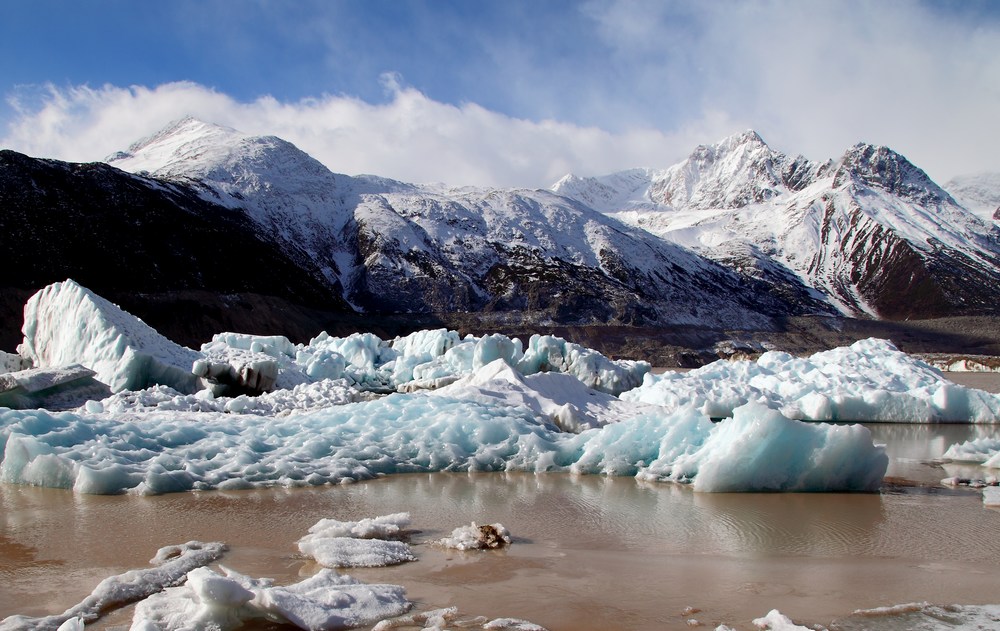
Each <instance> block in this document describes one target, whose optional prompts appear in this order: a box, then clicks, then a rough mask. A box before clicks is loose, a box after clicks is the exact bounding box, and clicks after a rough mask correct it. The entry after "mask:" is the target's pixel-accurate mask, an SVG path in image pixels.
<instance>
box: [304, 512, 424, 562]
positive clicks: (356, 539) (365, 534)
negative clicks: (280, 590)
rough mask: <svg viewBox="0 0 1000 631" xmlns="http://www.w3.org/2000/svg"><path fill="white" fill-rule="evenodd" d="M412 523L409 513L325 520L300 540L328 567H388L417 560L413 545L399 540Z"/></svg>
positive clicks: (307, 551) (315, 557)
mask: <svg viewBox="0 0 1000 631" xmlns="http://www.w3.org/2000/svg"><path fill="white" fill-rule="evenodd" d="M409 525H410V515H409V514H408V513H395V514H392V515H383V516H381V517H376V518H374V519H371V518H369V519H363V520H361V521H355V522H345V521H338V520H336V519H321V520H320V521H318V522H317V523H315V524H313V526H312V527H311V528H309V534H307V535H306V536H304V537H302V538H301V539H299V542H298V547H299V552H301V553H302V554H304V555H306V556H308V557H312V558H313V559H315V560H316V562H317V563H319V564H320V565H323V566H325V567H334V568H345V567H385V566H387V565H398V564H400V563H406V562H407V561H416V557H415V556H413V552H412V550H411V549H410V544H408V543H405V542H403V541H395V540H394V539H397V538H399V537H400V536H402V535H403V533H404V532H405V529H406V527H407V526H409Z"/></svg>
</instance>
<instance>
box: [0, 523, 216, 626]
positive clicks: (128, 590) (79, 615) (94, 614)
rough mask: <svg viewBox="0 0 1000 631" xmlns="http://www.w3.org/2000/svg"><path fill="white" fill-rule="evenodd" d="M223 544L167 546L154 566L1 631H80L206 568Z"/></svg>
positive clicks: (11, 621) (9, 622)
mask: <svg viewBox="0 0 1000 631" xmlns="http://www.w3.org/2000/svg"><path fill="white" fill-rule="evenodd" d="M225 550H226V546H225V545H224V544H222V543H217V542H216V543H201V542H199V541H189V542H188V543H185V544H182V545H176V546H166V547H164V548H161V549H160V550H159V551H157V553H156V556H155V557H153V559H152V560H151V561H150V563H152V564H153V565H155V566H156V567H153V568H148V569H142V570H129V571H128V572H125V573H124V574H119V575H117V576H111V577H108V578H106V579H104V580H103V581H101V582H100V583H99V584H98V585H97V587H95V588H94V591H93V592H91V593H90V595H89V596H87V597H86V598H85V599H84V600H83V601H82V602H80V603H79V604H77V605H75V606H73V607H71V608H69V609H67V610H66V611H65V612H63V613H62V614H59V615H55V616H47V617H44V618H31V617H28V616H10V617H9V618H6V619H5V620H3V621H2V622H0V630H2V631H28V630H32V631H37V630H40V629H64V630H65V631H69V630H72V629H77V628H82V625H83V623H84V622H93V621H94V620H97V619H98V618H99V617H100V616H101V615H102V614H103V613H104V612H106V611H108V610H111V609H115V608H118V607H122V606H124V605H127V604H129V603H133V602H136V601H139V600H142V599H143V598H146V597H148V596H150V595H152V594H154V593H156V592H159V591H161V590H163V589H164V588H167V587H170V586H172V585H177V584H179V583H181V582H183V581H184V580H185V577H186V576H187V575H188V572H190V571H193V570H195V569H196V568H199V567H201V566H204V565H207V564H208V563H211V562H213V561H215V560H217V559H218V558H219V557H221V556H222V554H223V552H225Z"/></svg>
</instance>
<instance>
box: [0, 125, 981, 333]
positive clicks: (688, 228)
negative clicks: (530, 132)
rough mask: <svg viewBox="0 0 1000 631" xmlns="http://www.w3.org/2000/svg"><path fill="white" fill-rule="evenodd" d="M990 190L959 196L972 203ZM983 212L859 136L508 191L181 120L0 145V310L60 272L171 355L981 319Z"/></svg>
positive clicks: (694, 157)
mask: <svg viewBox="0 0 1000 631" xmlns="http://www.w3.org/2000/svg"><path fill="white" fill-rule="evenodd" d="M994 184H995V181H992V183H991V181H990V180H989V179H988V178H986V179H981V180H977V181H976V182H975V184H974V185H970V186H966V187H965V188H962V189H961V190H962V191H963V194H965V195H966V196H967V197H968V195H970V194H972V193H975V194H976V195H978V197H976V199H979V200H987V201H984V202H983V203H985V204H989V203H990V202H989V201H988V200H989V199H990V198H989V195H990V194H991V192H995V190H1000V187H996V189H994V188H993V186H994ZM970 191H971V192H972V193H970ZM956 194H957V193H956ZM977 203H978V202H977ZM977 212H979V213H980V216H977V215H976V214H974V213H973V212H970V210H969V209H967V208H965V207H964V206H963V205H961V204H960V202H958V201H956V198H955V197H953V196H952V195H950V194H949V193H948V192H946V191H945V190H944V189H942V188H941V187H939V186H938V185H937V184H935V183H934V182H933V181H931V179H930V178H929V177H927V175H926V174H925V173H924V172H923V171H921V170H920V169H919V168H917V167H916V166H914V165H912V164H911V163H910V162H908V161H907V160H906V159H905V158H904V157H903V156H901V155H899V154H898V153H895V152H894V151H892V150H891V149H888V148H885V147H876V146H871V145H865V144H859V145H856V146H855V147H852V148H850V149H849V150H847V151H846V152H845V153H844V155H843V156H841V157H840V158H839V159H837V160H830V161H827V162H812V161H809V160H807V159H805V158H803V157H801V156H800V157H795V158H792V157H789V156H786V155H784V154H781V153H779V152H777V151H774V150H772V149H771V148H770V147H768V146H767V144H766V143H764V141H763V140H762V139H761V138H760V136H759V135H757V134H756V133H754V132H745V133H742V134H737V135H735V136H732V137H730V138H727V139H725V140H723V141H722V142H720V143H718V144H716V145H705V146H701V147H698V148H697V149H696V150H695V151H694V152H693V153H692V154H691V156H690V157H689V158H688V159H686V160H685V161H683V162H681V163H679V164H676V165H674V166H671V167H669V168H667V169H663V170H655V169H632V170H628V171H622V172H618V173H614V174H611V175H607V176H601V177H586V178H582V177H576V176H572V175H569V176H566V177H565V178H563V179H562V180H560V181H559V182H558V183H556V184H555V185H554V186H553V187H552V189H551V190H523V189H517V190H512V189H498V188H483V187H448V186H444V185H419V184H410V183H404V182H399V181H395V180H390V179H387V178H383V177H377V176H369V175H360V176H348V175H342V174H337V173H333V172H331V171H329V170H328V169H327V168H326V167H324V166H323V165H322V164H321V163H319V162H318V161H316V160H315V159H313V158H311V157H310V156H308V155H307V154H305V153H304V152H302V151H301V150H299V149H298V148H296V147H295V146H294V145H292V144H290V143H288V142H286V141H284V140H281V139H280V138H276V137H273V136H263V137H261V136H250V135H247V134H243V133H240V132H238V131H236V130H233V129H229V128H225V127H221V126H218V125H212V124H208V123H204V122H202V121H198V120H195V119H191V118H187V119H183V120H180V121H177V122H176V123H173V124H171V125H170V126H168V127H167V128H165V129H163V130H162V131H160V132H159V133H157V134H155V135H153V136H150V137H148V138H145V139H142V140H139V141H137V142H136V143H134V144H133V145H132V146H131V147H129V148H127V149H126V150H124V151H121V152H118V153H116V154H114V155H112V156H109V157H108V158H107V160H106V161H105V163H92V164H74V163H65V162H59V161H54V160H46V159H38V158H29V157H27V156H23V155H21V154H17V153H15V152H12V151H0V288H4V290H3V291H4V294H5V295H7V296H8V299H7V300H6V302H3V301H0V310H4V309H6V312H7V313H13V311H14V305H15V304H16V303H17V301H18V300H22V301H23V298H24V297H25V296H26V295H27V294H28V293H30V292H31V291H33V290H35V289H37V288H39V287H40V286H42V285H44V284H47V283H49V282H53V281H56V280H63V279H65V278H67V277H71V278H74V280H77V281H78V282H80V283H81V284H84V285H86V286H89V287H90V288H91V289H94V290H95V291H97V292H99V293H103V294H104V295H107V296H108V297H109V298H111V299H112V300H115V301H117V302H119V303H120V304H122V305H123V306H125V307H126V308H132V310H133V311H135V312H138V313H139V315H141V316H142V317H144V318H145V319H147V320H148V321H151V323H152V324H154V326H157V327H158V328H163V329H164V330H165V332H167V333H168V334H172V337H174V338H175V339H178V338H180V341H183V342H185V343H194V342H195V341H196V340H198V339H200V340H201V341H204V339H206V338H205V336H206V335H210V334H211V333H212V332H218V331H219V330H222V329H223V328H241V329H243V330H250V329H253V330H257V331H260V332H267V333H275V332H283V333H285V334H288V335H290V336H292V337H307V336H308V335H310V334H313V333H315V332H318V330H319V329H320V328H327V329H331V328H333V329H336V327H337V326H342V327H344V328H361V327H365V325H366V324H367V325H368V326H367V328H369V329H375V328H378V327H377V326H372V325H373V324H377V323H382V325H383V326H385V323H386V322H390V321H391V322H396V323H397V324H398V326H400V327H403V328H406V327H407V326H427V325H428V324H444V325H448V326H456V323H463V322H464V323H470V322H474V323H476V324H477V325H478V326H483V327H490V326H492V327H494V328H500V327H507V328H509V327H512V326H514V327H523V329H524V330H530V329H532V328H538V327H546V326H548V327H551V326H557V325H576V326H581V325H590V326H608V325H616V326H628V327H651V328H660V329H662V328H665V327H696V328H705V329H718V330H726V329H729V330H733V329H736V330H762V331H767V330H775V329H778V328H780V327H781V326H782V322H783V321H784V320H786V319H787V318H789V317H795V316H809V315H818V316H850V317H863V318H882V319H905V318H927V317H938V316H947V315H983V314H986V315H993V314H995V313H996V311H997V307H996V306H995V300H994V299H993V296H995V295H996V291H997V290H998V289H1000V229H998V228H997V227H995V226H994V224H993V222H992V221H991V220H986V219H984V218H982V215H984V212H983V211H982V209H981V208H979V207H977ZM985 216H986V217H988V216H989V215H985ZM22 304H23V302H22ZM0 315H6V313H5V314H0ZM9 317H11V318H13V316H12V315H11V316H9ZM18 324H19V322H18ZM212 327H215V328H214V329H211V328H212ZM8 328H9V327H8ZM210 329H211V330H210ZM14 337H15V335H14V334H13V333H11V332H4V333H3V334H0V344H9V341H8V338H11V339H12V338H14Z"/></svg>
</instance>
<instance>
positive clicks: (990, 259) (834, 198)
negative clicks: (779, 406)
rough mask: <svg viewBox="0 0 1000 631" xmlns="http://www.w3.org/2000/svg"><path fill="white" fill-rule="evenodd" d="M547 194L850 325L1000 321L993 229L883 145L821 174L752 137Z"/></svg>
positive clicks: (564, 184) (998, 258)
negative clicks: (854, 319) (860, 319)
mask: <svg viewBox="0 0 1000 631" xmlns="http://www.w3.org/2000/svg"><path fill="white" fill-rule="evenodd" d="M553 189H554V191H555V192H557V193H559V194H561V195H566V196H569V197H572V198H575V199H577V200H580V201H581V202H583V203H589V204H592V205H593V206H594V207H595V208H597V209H598V210H601V211H602V212H605V213H608V214H610V215H612V216H615V217H616V218H618V219H620V220H622V221H624V222H627V223H630V224H632V225H635V226H637V227H641V228H644V229H646V230H649V231H650V232H652V233H654V234H657V235H659V236H661V237H663V238H665V239H666V240H669V241H672V242H675V243H679V244H682V245H686V246H688V247H691V248H693V249H695V250H697V251H699V252H701V253H703V254H705V255H706V256H709V257H711V258H713V259H715V260H718V261H720V262H722V263H724V264H726V265H728V266H730V267H732V268H734V269H740V270H743V271H744V273H749V274H750V275H755V276H757V277H758V278H761V279H764V280H767V281H768V282H771V283H773V284H774V286H775V287H777V288H778V289H779V291H781V292H783V293H784V294H785V295H787V296H789V297H793V298H794V297H797V298H798V299H800V300H803V301H816V300H819V301H826V302H827V303H828V304H829V305H832V306H833V307H835V308H836V309H837V310H838V311H841V312H843V313H846V314H851V315H858V314H869V315H875V316H880V317H889V318H903V317H913V316H918V317H919V316H929V315H945V314H950V313H979V312H992V311H995V310H996V307H995V306H994V302H995V301H993V299H992V298H991V295H992V294H993V293H994V292H995V291H996V290H997V289H998V288H1000V270H998V263H1000V232H998V231H997V230H996V229H994V227H993V226H992V224H988V223H986V222H984V221H982V220H981V219H979V218H978V217H976V216H975V215H973V214H972V213H970V212H969V211H968V210H966V209H965V208H963V207H962V206H960V205H959V204H958V203H957V202H956V201H955V200H954V199H953V198H952V197H951V196H950V195H949V194H948V193H947V192H945V191H944V190H943V189H941V188H940V187H939V186H937V185H936V184H935V183H934V182H933V181H931V179H930V178H929V177H927V175H926V174H925V173H924V172H923V171H921V170H920V169H919V168H917V167H916V166H914V165H913V164H911V163H910V162H909V161H907V160H906V158H904V157H903V156H901V155H900V154H898V153H896V152H894V151H892V150H891V149H889V148H887V147H877V146H873V145H868V144H858V145H856V146H854V147H852V148H851V149H849V150H848V151H847V152H845V153H844V155H843V156H841V157H840V158H839V159H838V160H836V161H827V162H823V163H816V162H811V161H809V160H807V159H805V158H803V157H801V156H799V157H796V158H791V157H788V156H786V155H784V154H782V153H780V152H777V151H774V150H773V149H771V148H770V147H768V146H767V145H766V144H765V143H764V141H763V140H762V139H761V138H760V136H759V135H757V134H756V133H754V132H752V131H748V132H744V133H742V134H737V135H735V136H732V137H730V138H727V139H725V140H723V141H722V142H720V143H719V144H716V145H712V146H701V147H698V148H697V149H695V151H694V152H693V153H692V154H691V156H690V157H688V158H687V159H686V160H684V161H683V162H681V163H679V164H676V165H674V166H672V167H670V168H668V169H665V170H660V171H655V170H636V169H633V170H630V171H623V172H621V173H617V174H612V175H609V176H604V177H598V178H578V177H575V176H572V175H571V176H567V177H565V178H563V179H562V180H560V181H559V182H558V183H556V185H555V186H554V187H553ZM814 308H815V306H814Z"/></svg>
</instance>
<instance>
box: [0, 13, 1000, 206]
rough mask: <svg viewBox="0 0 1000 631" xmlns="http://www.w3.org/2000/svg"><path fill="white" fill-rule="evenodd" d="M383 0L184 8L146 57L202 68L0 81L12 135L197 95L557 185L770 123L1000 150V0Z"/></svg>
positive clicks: (988, 154)
mask: <svg viewBox="0 0 1000 631" xmlns="http://www.w3.org/2000/svg"><path fill="white" fill-rule="evenodd" d="M205 4H206V3H198V4H197V5H189V6H188V10H191V11H195V13H196V14H198V12H199V11H202V10H203V6H204V5H205ZM369 4H370V3H356V4H354V3H346V4H343V5H338V6H337V7H335V8H333V9H331V8H330V3H320V2H316V3H308V2H306V3H302V5H300V6H302V7H305V9H308V10H306V11H304V13H302V12H296V11H286V10H284V5H282V4H280V3H279V4H270V3H264V4H252V3H251V4H249V5H248V11H247V15H246V16H245V17H244V18H243V19H242V20H241V19H235V20H225V19H221V18H222V17H224V16H225V15H228V12H230V8H229V3H222V2H219V3H212V2H208V3H207V6H209V7H214V10H215V11H216V13H215V14H213V15H214V16H216V17H219V18H220V19H210V20H192V19H175V20H174V23H173V27H174V29H177V30H179V35H178V37H176V38H174V39H172V40H169V44H170V46H168V47H167V49H166V50H157V51H152V52H153V53H156V52H158V53H159V54H160V56H159V57H156V56H154V57H151V58H150V59H151V60H152V61H150V60H146V64H145V65H147V66H151V67H157V66H158V65H159V64H160V63H161V62H163V63H166V62H168V61H176V60H177V59H181V60H188V61H187V62H185V63H182V64H180V65H179V66H178V67H177V68H176V69H175V71H174V73H173V74H172V75H171V76H180V77H186V78H190V77H199V78H200V81H201V82H200V83H199V82H193V81H181V82H169V83H168V82H159V81H157V80H154V79H144V78H143V77H144V76H146V75H145V74H143V73H138V76H137V77H136V78H135V80H134V83H135V85H132V82H133V78H132V77H129V78H128V79H126V80H124V81H123V80H122V79H121V75H114V78H110V79H98V80H97V81H101V82H102V83H101V84H100V87H93V84H90V85H87V84H83V81H87V80H91V81H93V79H89V78H90V77H93V76H96V75H93V74H89V73H92V72H97V69H100V68H107V67H112V68H113V67H116V66H115V64H114V63H110V64H109V63H101V64H91V65H90V66H87V68H86V69H85V70H84V71H83V72H84V73H83V74H82V76H83V77H84V78H83V79H79V78H78V79H76V83H69V84H65V85H60V86H54V85H52V84H45V83H43V81H44V80H40V82H39V84H35V85H33V86H27V87H21V88H16V89H14V88H9V87H8V88H0V89H7V90H8V94H7V98H8V103H9V105H10V107H9V108H8V109H9V112H10V113H11V115H9V116H7V117H6V118H5V119H4V118H0V143H2V144H3V146H5V147H10V148H13V149H15V150H18V151H22V152H25V153H28V154H31V155H35V156H44V157H55V158H61V159H67V160H99V159H101V158H103V157H105V156H106V155H108V154H110V153H112V152H114V151H117V150H121V149H123V148H126V147H127V146H128V145H129V144H131V143H132V142H133V141H135V140H137V139H139V138H141V137H144V136H146V135H149V134H151V133H154V132H155V131H156V130H158V129H160V128H161V127H163V126H164V125H166V124H167V123H169V122H170V121H172V120H175V119H177V118H180V117H182V116H185V115H192V116H196V117H198V118H201V119H204V120H206V121H209V122H215V123H220V124H224V125H228V126H231V127H235V128H237V129H239V130H241V131H244V132H247V133H253V134H274V135H277V136H281V137H282V138H285V139H287V140H289V141H291V142H293V143H295V144H296V145H298V146H299V147H301V148H302V149H304V150H305V151H307V152H308V153H310V154H311V155H313V156H314V157H316V158H317V159H319V160H321V161H322V162H324V163H325V164H327V165H328V166H329V167H330V168H331V169H333V170H334V171H338V172H343V173H349V174H356V173H375V174H378V175H383V176H386V177H393V178H397V179H401V180H406V181H414V182H427V181H443V182H447V183H452V184H478V185H497V186H524V187H543V186H548V185H550V184H551V183H552V182H553V181H554V180H556V179H558V178H559V177H561V176H562V175H565V174H566V173H567V172H574V173H577V174H578V175H599V174H605V173H609V172H613V171H617V170H620V169H625V168H630V167H636V166H644V167H652V168H665V167H667V166H670V165H671V164H673V163H675V162H677V161H678V160H681V159H683V158H684V157H685V156H687V155H688V154H689V153H690V152H691V150H692V149H693V148H694V147H695V146H697V145H698V144H704V143H713V142H716V141H718V140H720V139H722V138H724V137H725V136H727V135H729V134H732V133H736V132H739V131H742V130H744V129H747V128H753V129H755V130H757V131H758V132H760V133H761V135H762V136H763V137H764V138H765V140H767V141H768V143H769V144H771V146H772V147H774V148H775V149H778V150H780V151H784V152H786V153H790V154H798V153H801V154H804V155H805V156H807V157H808V158H811V159H814V160H825V159H827V158H836V157H838V156H840V155H841V154H842V153H843V152H844V151H845V150H846V149H847V148H848V147H850V146H852V145H853V144H855V143H857V142H870V143H874V144H884V145H888V146H890V147H892V148H893V149H895V150H897V151H899V152H900V153H902V154H904V155H905V156H906V157H908V158H909V159H910V160H911V161H913V162H914V163H915V164H917V165H918V166H920V167H922V168H924V169H925V170H926V171H927V172H928V173H929V174H930V175H931V177H933V178H934V179H935V180H937V181H938V182H940V183H943V182H945V181H946V180H948V179H949V178H951V177H953V176H955V175H960V174H969V173H978V172H984V171H995V172H1000V152H998V151H996V147H997V146H998V145H1000V125H998V124H997V122H996V112H998V111H1000V55H998V54H997V51H998V50H1000V3H997V2H995V1H991V0H964V1H962V2H944V1H928V2H923V1H919V0H899V1H894V2H884V1H866V0H844V1H842V2H820V1H817V0H801V1H794V2H791V1H779V0H756V1H752V2H743V1H740V2H737V1H730V0H719V1H717V2H687V1H675V0H586V1H581V2H572V3H541V4H540V5H539V4H538V3H525V2H517V1H516V0H511V1H510V2H495V3H494V2H485V3H481V4H480V3H477V4H475V6H474V7H473V5H469V4H468V3H434V4H422V3H403V4H402V5H400V6H401V7H402V9H401V11H402V13H401V14H400V13H399V12H397V11H390V12H384V11H381V12H380V11H374V10H371V9H370V6H369ZM165 6H168V9H165V10H166V11H167V13H170V10H169V5H165ZM403 9H405V10H403ZM401 16H402V17H401ZM174 17H175V18H177V16H174ZM403 17H405V18H406V19H403ZM262 24H266V25H276V26H275V28H274V29H264V31H263V32H264V34H265V35H267V36H264V35H262V34H261V32H258V30H260V29H259V28H258V27H260V26H261V25H262ZM255 28H256V29H258V30H255ZM185 29H186V30H185ZM166 30H171V29H166ZM272 31H273V32H272ZM40 41H41V42H42V43H44V40H40ZM0 46H2V44H0ZM174 51H181V53H183V54H179V53H178V54H173V53H174ZM282 51H284V52H282ZM19 53H20V51H19ZM167 53H170V54H167ZM109 54H111V55H113V57H112V59H118V58H120V57H121V52H120V50H118V49H117V48H116V49H115V50H113V51H110V52H109ZM130 54H134V55H136V56H139V57H141V58H143V59H145V57H143V56H144V55H150V54H152V53H151V52H150V51H147V50H145V49H144V48H143V47H141V46H139V47H136V49H135V50H131V51H130ZM10 57H11V58H13V56H12V55H11V56H10ZM21 57H22V58H23V59H24V60H26V63H27V62H30V60H31V59H33V58H35V57H38V58H43V57H44V55H34V56H33V55H30V54H26V55H21ZM101 59H104V58H101ZM190 60H198V63H194V62H193V61H190ZM213 60H216V61H213ZM67 63H68V62H67ZM140 65H141V64H140ZM232 67H239V68H241V69H242V71H241V72H239V73H235V74H234V73H233V72H231V71H227V69H228V68H232ZM185 69H187V70H189V71H191V72H195V71H201V74H198V75H191V74H185ZM383 71H387V73H386V74H383V75H382V77H383V81H382V88H383V90H384V93H383V94H382V95H381V97H382V98H379V96H380V95H379V94H378V93H377V82H376V81H375V78H376V77H377V76H378V73H380V72H383ZM397 71H398V72H402V77H400V76H399V75H396V74H393V73H394V72H397ZM40 72H41V71H40ZM48 72H53V70H51V69H49V70H48ZM100 76H105V75H100ZM404 79H405V81H404ZM103 81H109V83H106V84H105V83H103ZM144 81H146V82H145V83H144ZM410 82H412V83H410ZM290 84H291V85H292V86H293V87H294V88H295V90H294V91H292V92H289V91H287V88H288V87H289V85H290ZM220 85H221V86H223V87H222V88H212V87H207V86H220ZM372 86H375V87H376V89H375V90H373V89H372ZM283 87H284V88H285V89H286V90H285V91H282V88H283ZM268 94H273V95H274V96H266V95H268ZM290 94H294V95H295V96H289V95H290ZM302 94H308V95H317V96H312V97H310V98H304V99H303V98H299V96H300V95H302ZM234 95H237V96H234ZM257 95H264V96H257ZM357 95H363V96H357ZM0 117H3V113H2V112H0Z"/></svg>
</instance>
